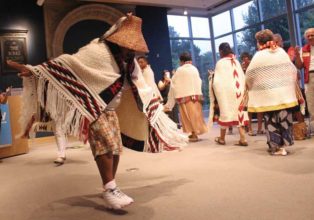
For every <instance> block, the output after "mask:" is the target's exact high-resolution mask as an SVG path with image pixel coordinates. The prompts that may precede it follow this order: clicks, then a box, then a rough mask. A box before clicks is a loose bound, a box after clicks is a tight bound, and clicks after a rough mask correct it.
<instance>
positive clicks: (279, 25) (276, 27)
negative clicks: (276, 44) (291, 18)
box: [264, 16, 290, 47]
mask: <svg viewBox="0 0 314 220" xmlns="http://www.w3.org/2000/svg"><path fill="white" fill-rule="evenodd" d="M264 27H265V29H266V28H267V29H270V30H271V31H272V32H273V33H274V34H280V35H281V37H282V39H283V41H284V47H289V46H290V36H289V26H288V19H287V17H286V16H284V17H283V18H278V19H274V20H271V21H269V22H267V23H265V26H264Z"/></svg>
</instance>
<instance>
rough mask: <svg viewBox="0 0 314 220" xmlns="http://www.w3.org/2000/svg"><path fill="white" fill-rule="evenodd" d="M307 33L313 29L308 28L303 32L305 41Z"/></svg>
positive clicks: (313, 30)
mask: <svg viewBox="0 0 314 220" xmlns="http://www.w3.org/2000/svg"><path fill="white" fill-rule="evenodd" d="M309 32H314V28H308V29H306V30H305V32H304V38H305V39H307V34H308V33H309Z"/></svg>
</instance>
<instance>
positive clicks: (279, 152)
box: [273, 148, 288, 156]
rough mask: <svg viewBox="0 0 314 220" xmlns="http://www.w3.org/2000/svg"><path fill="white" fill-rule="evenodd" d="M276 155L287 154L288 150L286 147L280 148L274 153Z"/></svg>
mask: <svg viewBox="0 0 314 220" xmlns="http://www.w3.org/2000/svg"><path fill="white" fill-rule="evenodd" d="M273 155H274V156H287V155H288V152H287V151H286V149H284V148H279V150H277V151H276V152H274V153H273Z"/></svg>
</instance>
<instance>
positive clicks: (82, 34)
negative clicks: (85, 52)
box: [63, 20, 110, 54]
mask: <svg viewBox="0 0 314 220" xmlns="http://www.w3.org/2000/svg"><path fill="white" fill-rule="evenodd" d="M109 28H110V25H109V24H107V23H105V22H103V21H99V20H84V21H80V22H78V23H76V24H74V25H73V26H72V27H71V28H70V29H69V30H68V31H67V33H66V35H65V37H64V41H63V51H64V53H68V54H73V53H76V52H77V50H78V49H79V48H81V47H82V46H84V45H86V44H88V43H89V42H90V41H91V40H93V39H94V38H97V37H100V36H101V35H102V34H104V33H105V32H106V31H107V30H108V29H109Z"/></svg>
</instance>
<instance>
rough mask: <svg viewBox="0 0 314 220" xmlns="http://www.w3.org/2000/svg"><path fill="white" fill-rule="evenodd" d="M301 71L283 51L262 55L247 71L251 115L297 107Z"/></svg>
mask: <svg viewBox="0 0 314 220" xmlns="http://www.w3.org/2000/svg"><path fill="white" fill-rule="evenodd" d="M296 78H297V69H296V68H295V66H294V65H293V63H292V62H291V61H290V58H289V56H288V54H287V53H286V52H285V51H284V50H283V49H281V48H277V49H275V50H271V49H264V50H261V51H258V52H257V53H256V54H255V55H254V57H253V59H252V60H251V63H250V65H249V67H248V69H247V71H246V84H247V86H248V90H249V101H248V111H249V112H266V111H275V110H281V109H286V108H291V107H294V106H296V105H297V104H298V102H297V98H296V92H295V82H296Z"/></svg>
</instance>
